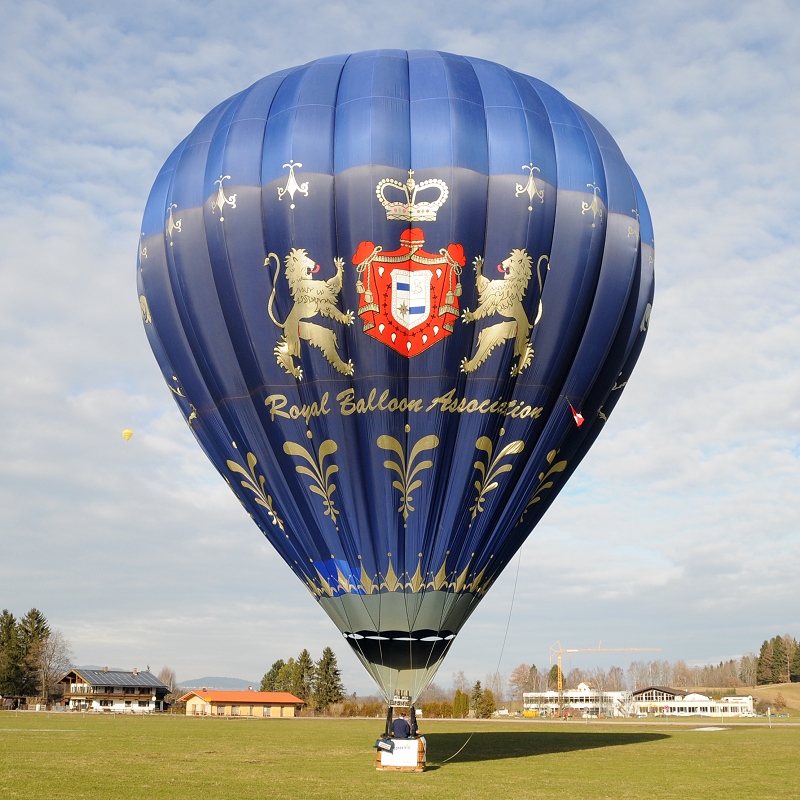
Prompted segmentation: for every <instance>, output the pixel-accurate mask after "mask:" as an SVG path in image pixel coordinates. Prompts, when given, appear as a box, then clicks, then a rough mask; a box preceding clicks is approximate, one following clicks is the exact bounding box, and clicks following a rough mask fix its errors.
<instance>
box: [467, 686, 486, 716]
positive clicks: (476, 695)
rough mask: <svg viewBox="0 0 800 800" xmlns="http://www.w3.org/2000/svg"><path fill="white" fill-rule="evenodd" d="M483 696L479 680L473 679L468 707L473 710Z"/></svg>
mask: <svg viewBox="0 0 800 800" xmlns="http://www.w3.org/2000/svg"><path fill="white" fill-rule="evenodd" d="M482 697H483V687H482V686H481V682H480V681H475V685H474V686H473V687H472V695H471V696H470V708H471V709H472V710H473V711H474V710H475V709H476V708H477V707H478V704H479V703H480V701H481V698H482Z"/></svg>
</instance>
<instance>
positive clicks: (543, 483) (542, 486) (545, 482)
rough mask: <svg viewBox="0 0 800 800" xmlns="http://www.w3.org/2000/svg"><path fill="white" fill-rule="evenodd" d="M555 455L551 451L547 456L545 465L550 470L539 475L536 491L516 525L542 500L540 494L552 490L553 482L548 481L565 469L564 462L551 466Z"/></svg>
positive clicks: (555, 451)
mask: <svg viewBox="0 0 800 800" xmlns="http://www.w3.org/2000/svg"><path fill="white" fill-rule="evenodd" d="M557 455H558V450H551V451H550V452H549V453H548V454H547V456H546V458H547V463H548V464H550V465H551V466H550V469H548V470H547V471H546V472H545V471H542V472H540V473H539V485H538V486H537V487H536V491H535V492H534V493H533V494H532V495H531V499H530V500H528V505H526V506H525V509H524V510H523V512H522V515H521V516H520V518H519V522H517V525H519V524H521V523H522V520H524V519H525V515H526V514H527V513H528V509H529V508H530V507H531V506H532V505H534V504H536V503H538V502H539V501H540V500H541V499H542V492H544V491H546V490H547V489H552V488H553V481H552V480H550V478H551V477H552V476H553V475H556V474H557V473H559V472H563V471H564V470H565V469H566V468H567V462H566V461H558V462H556V463H555V464H553V462H554V461H555V459H556V456H557Z"/></svg>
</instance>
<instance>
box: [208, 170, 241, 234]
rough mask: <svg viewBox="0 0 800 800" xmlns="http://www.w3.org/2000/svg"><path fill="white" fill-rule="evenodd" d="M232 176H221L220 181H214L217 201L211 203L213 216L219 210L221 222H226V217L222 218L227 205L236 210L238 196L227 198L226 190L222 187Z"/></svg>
mask: <svg viewBox="0 0 800 800" xmlns="http://www.w3.org/2000/svg"><path fill="white" fill-rule="evenodd" d="M230 179H231V176H230V175H220V176H219V180H218V181H214V186H216V187H217V199H216V200H212V201H211V213H212V214H213V213H214V212H215V211H216V210H217V209H219V221H220V222H224V221H225V217H223V216H222V211H223V209H224V208H225V204H226V203H227V204H228V205H229V206H230V207H231V208H236V195H235V194H232V195H231V196H230V197H226V196H225V190H224V188H223V186H222V182H223V181H229V180H230Z"/></svg>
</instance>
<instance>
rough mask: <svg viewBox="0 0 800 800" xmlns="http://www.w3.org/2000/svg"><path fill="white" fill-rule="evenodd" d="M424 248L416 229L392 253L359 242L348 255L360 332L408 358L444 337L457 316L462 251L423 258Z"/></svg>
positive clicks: (452, 249)
mask: <svg viewBox="0 0 800 800" xmlns="http://www.w3.org/2000/svg"><path fill="white" fill-rule="evenodd" d="M424 244H425V235H424V233H423V232H422V230H421V229H420V228H411V229H409V230H407V231H404V232H403V233H402V234H401V236H400V247H399V248H398V249H397V250H392V251H391V252H384V250H383V248H381V247H379V246H377V245H375V244H374V243H373V242H361V244H359V246H358V249H357V250H356V253H355V255H354V256H353V263H354V264H355V265H356V268H357V269H358V283H357V284H356V288H357V290H358V292H359V295H360V297H359V300H358V315H359V317H361V321H362V322H363V324H364V333H366V334H368V335H369V336H372V337H373V338H375V339H378V340H379V341H381V342H383V343H384V344H385V345H388V346H389V347H391V348H392V349H393V350H396V351H397V352H398V353H400V354H401V355H404V356H407V357H409V358H410V357H411V356H415V355H417V354H419V353H421V352H422V351H423V350H425V349H426V348H428V347H430V346H431V345H432V344H435V343H436V342H438V341H440V340H442V339H443V338H445V337H446V336H449V335H450V334H451V333H452V332H453V323H454V322H455V320H457V319H458V317H459V308H458V298H459V297H460V295H461V281H460V275H461V270H462V268H463V267H464V264H465V263H466V261H465V258H464V248H463V247H462V246H461V245H460V244H449V245H447V247H445V248H442V249H441V250H440V251H439V252H438V253H429V252H427V251H426V250H424V249H423V245H424Z"/></svg>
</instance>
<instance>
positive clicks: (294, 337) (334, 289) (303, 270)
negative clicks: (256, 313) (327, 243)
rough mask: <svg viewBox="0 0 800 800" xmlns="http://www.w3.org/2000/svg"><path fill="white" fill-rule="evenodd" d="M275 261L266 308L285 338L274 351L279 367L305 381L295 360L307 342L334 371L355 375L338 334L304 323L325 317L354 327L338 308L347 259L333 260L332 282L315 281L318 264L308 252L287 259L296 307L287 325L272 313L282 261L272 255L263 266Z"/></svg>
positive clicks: (349, 314) (294, 250)
mask: <svg viewBox="0 0 800 800" xmlns="http://www.w3.org/2000/svg"><path fill="white" fill-rule="evenodd" d="M272 259H274V260H275V276H274V278H273V280H272V294H271V295H270V298H269V303H268V304H267V311H269V315H270V317H271V318H272V321H273V322H274V323H275V324H276V325H277V326H278V327H279V328H282V329H283V336H281V338H280V339H279V340H278V344H277V346H276V347H275V350H274V352H275V356H276V358H277V359H278V365H279V366H281V367H283V369H284V370H285V371H286V372H287V373H288V374H289V375H294V376H295V378H297V379H298V380H302V378H303V368H302V367H300V366H297V365H295V363H294V358H293V357H297V358H299V357H300V340H301V339H305V341H307V342H308V343H309V344H310V345H311V346H312V347H318V348H319V349H320V350H322V355H323V356H325V359H326V360H327V362H328V363H329V364H330V365H331V366H332V367H333V368H334V369H335V370H338V371H339V372H341V373H342V374H343V375H352V374H353V362H352V361H348V362H347V363H345V362H344V361H342V359H341V357H340V356H339V353H338V351H337V349H336V347H337V342H336V334H335V333H334V332H333V331H332V330H330V329H329V328H323V327H322V325H315V324H314V323H313V322H306V321H305V320H307V319H310V318H311V317H314V316H316V315H317V314H322V316H323V317H330V318H331V319H333V320H336V322H341V323H342V324H343V325H352V324H353V319H354V318H353V312H352V311H347V312H342V311H339V309H338V308H337V307H336V303H337V301H338V298H339V292H341V290H342V273H343V271H344V259H341V258H334V259H333V263H334V265H335V266H336V274H335V275H334V276H333V277H332V278H329V279H328V280H327V281H322V280H315V279H314V278H313V277H312V275H313V273H315V272H317V271H318V270H319V264H315V263H314V262H313V261H312V260H311V259H310V258H309V257H308V253H307V252H306V251H305V250H302V249H300V248H297V247H293V248H292V250H291V251H290V253H289V255H288V256H286V259H285V268H286V280H287V281H288V282H289V292H290V293H291V295H292V299H293V300H294V306H293V307H292V310H291V311H290V312H289V316H288V317H286V320H285V321H284V322H279V321H278V320H277V319H276V318H275V315H274V314H273V313H272V304H273V302H274V300H275V288H276V284H277V281H278V272H279V271H280V267H281V262H280V259H279V258H278V256H277V255H276V254H275V253H270V254H269V255H268V256H267V257H266V259H264V266H265V267H266V266H267V265H268V264H269V262H270V260H272Z"/></svg>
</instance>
